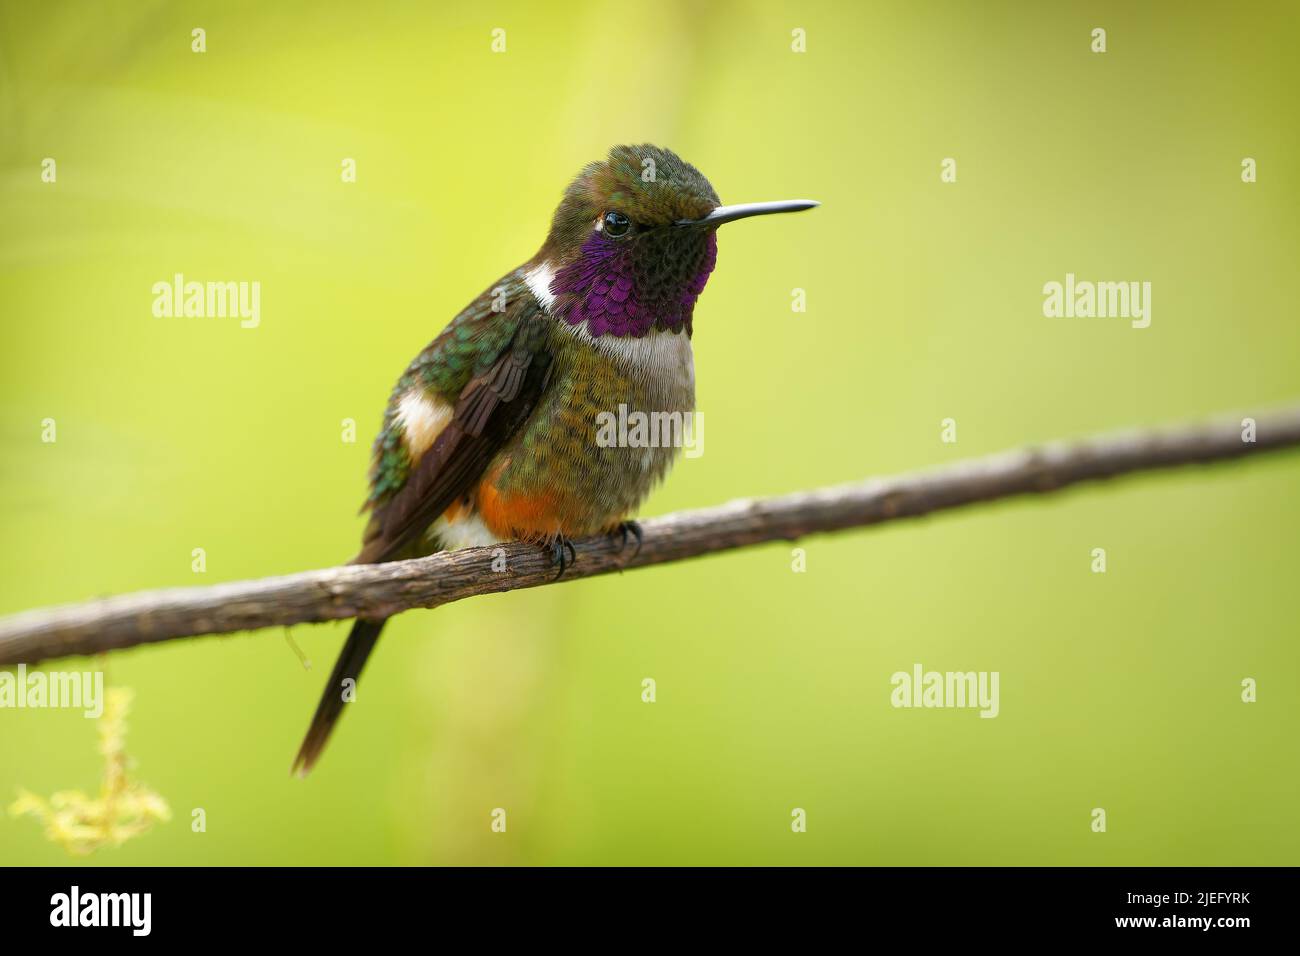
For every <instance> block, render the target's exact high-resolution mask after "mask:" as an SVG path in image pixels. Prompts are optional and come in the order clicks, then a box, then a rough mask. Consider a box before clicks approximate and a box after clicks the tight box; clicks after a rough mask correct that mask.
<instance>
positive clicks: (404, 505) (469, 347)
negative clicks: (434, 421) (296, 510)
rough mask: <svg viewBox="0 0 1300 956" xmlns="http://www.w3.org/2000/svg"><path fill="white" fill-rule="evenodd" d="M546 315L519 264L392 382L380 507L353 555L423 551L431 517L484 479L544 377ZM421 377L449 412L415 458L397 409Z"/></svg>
mask: <svg viewBox="0 0 1300 956" xmlns="http://www.w3.org/2000/svg"><path fill="white" fill-rule="evenodd" d="M485 299H487V300H488V303H490V304H488V303H485V301H484V300H485ZM503 303H504V304H503ZM497 306H501V308H499V309H498V308H496V307H497ZM550 321H551V320H550V319H549V318H548V317H547V316H546V314H545V312H543V310H542V308H541V306H540V305H539V304H538V302H537V300H536V298H535V297H534V296H533V294H532V293H531V292H530V291H529V290H528V288H527V286H526V285H525V284H524V283H523V281H522V278H521V276H520V275H519V274H518V273H514V274H512V275H511V276H508V277H507V278H506V279H503V280H502V281H501V282H500V283H498V284H497V285H496V286H494V287H493V289H492V290H491V291H490V292H485V293H484V295H483V296H480V297H479V299H478V300H476V301H475V302H474V303H473V304H472V305H471V306H470V307H469V308H467V309H466V310H465V311H464V312H462V313H461V314H460V315H458V316H457V317H456V318H455V319H454V320H453V321H452V323H451V324H450V325H449V326H448V327H447V328H446V329H445V330H444V331H443V333H442V334H441V335H439V336H438V338H437V339H435V340H434V341H433V342H432V343H431V344H430V346H429V347H428V348H427V349H425V351H424V352H422V353H421V355H420V356H419V357H417V358H416V360H415V362H413V363H412V364H411V367H410V368H409V369H408V370H407V375H405V376H403V379H402V381H399V383H398V387H397V389H395V390H394V393H393V400H392V401H391V402H390V403H389V414H388V415H387V416H386V418H385V422H386V428H385V432H384V433H383V434H381V436H380V440H379V441H378V442H376V450H377V455H376V468H375V470H374V471H373V472H372V489H373V488H376V487H378V488H380V489H381V492H380V494H378V495H375V494H374V492H373V490H372V502H371V506H372V508H373V512H374V513H373V517H372V518H371V521H370V524H369V526H368V527H367V529H366V534H365V537H364V541H363V547H362V550H361V553H360V554H359V555H358V556H357V558H356V559H355V561H354V563H359V564H364V563H374V562H380V561H389V560H393V559H394V558H397V557H401V556H403V555H404V554H406V553H408V552H409V551H410V550H411V549H415V550H418V545H419V543H420V541H421V539H422V537H423V535H424V533H425V531H426V530H427V529H428V527H429V525H430V524H431V523H432V522H433V521H434V520H435V519H437V517H438V516H439V515H441V514H442V513H443V512H444V511H446V510H447V509H448V508H449V507H451V506H452V505H453V504H455V503H456V501H457V500H458V499H460V498H462V497H463V496H465V495H466V494H467V493H468V492H469V491H470V490H471V489H472V488H473V487H474V486H475V485H476V484H477V483H478V481H479V479H480V478H481V477H482V475H483V472H484V471H485V469H486V468H487V465H488V462H490V461H491V460H492V457H493V456H494V455H495V454H496V452H497V451H498V450H499V449H500V448H501V447H502V446H503V445H504V444H505V443H506V441H507V440H508V439H509V438H510V436H511V435H513V434H514V432H515V430H516V429H517V428H518V427H519V426H520V425H521V424H522V423H523V422H524V420H525V419H526V418H527V417H528V416H529V414H531V413H532V410H533V408H534V407H535V406H536V404H537V399H538V397H539V396H540V395H541V393H542V391H543V389H544V388H545V386H546V382H547V379H548V377H549V371H550V355H549V354H548V353H547V352H546V350H545V344H546V339H547V333H548V331H549V325H550ZM404 383H405V384H404ZM418 386H423V387H424V388H426V389H427V390H428V391H429V392H430V393H432V394H433V395H435V396H437V397H438V398H440V399H441V400H443V401H445V402H446V403H447V405H449V406H451V407H452V409H453V411H452V415H451V419H450V421H448V422H447V424H446V425H445V426H444V427H443V428H442V430H441V431H440V432H439V433H438V435H437V437H436V439H434V441H433V444H432V445H431V446H430V447H429V448H428V450H426V451H425V452H424V453H423V454H421V455H419V456H418V457H417V458H414V459H412V458H411V456H410V455H409V454H408V453H407V452H406V449H405V446H404V443H403V442H402V441H401V440H400V439H401V435H400V434H397V435H396V438H397V439H398V440H397V441H394V440H393V438H394V434H393V433H394V431H399V430H400V429H401V425H400V421H401V418H400V414H398V412H397V411H396V409H397V407H398V404H399V403H400V399H401V396H402V395H404V394H406V393H407V392H408V391H409V390H410V389H411V388H412V387H418ZM392 451H397V452H399V453H400V454H396V455H394V454H391V452H392ZM403 459H405V460H403Z"/></svg>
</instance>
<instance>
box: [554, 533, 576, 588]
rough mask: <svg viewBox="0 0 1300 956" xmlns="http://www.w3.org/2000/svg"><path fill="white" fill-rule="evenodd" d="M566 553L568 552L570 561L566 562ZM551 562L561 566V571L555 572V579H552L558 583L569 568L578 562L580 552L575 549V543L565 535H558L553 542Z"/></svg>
mask: <svg viewBox="0 0 1300 956" xmlns="http://www.w3.org/2000/svg"><path fill="white" fill-rule="evenodd" d="M566 551H567V552H568V560H565V552H566ZM551 560H552V561H554V562H555V563H556V564H558V565H559V566H560V569H559V570H558V571H556V572H555V577H554V578H552V579H551V580H553V581H558V580H560V578H561V577H562V576H563V575H564V572H565V571H566V570H567V569H568V568H570V567H571V566H573V565H574V564H577V562H578V552H577V551H576V550H575V549H574V547H573V542H572V541H570V540H569V539H568V538H566V537H565V536H564V535H557V536H556V538H555V540H554V541H552V542H551Z"/></svg>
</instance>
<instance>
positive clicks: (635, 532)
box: [613, 521, 644, 558]
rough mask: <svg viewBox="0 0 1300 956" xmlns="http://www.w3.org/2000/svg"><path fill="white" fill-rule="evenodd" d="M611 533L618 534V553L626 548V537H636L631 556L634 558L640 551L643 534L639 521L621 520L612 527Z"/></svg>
mask: <svg viewBox="0 0 1300 956" xmlns="http://www.w3.org/2000/svg"><path fill="white" fill-rule="evenodd" d="M613 534H616V535H618V536H619V542H618V553H619V554H622V553H623V552H624V551H625V550H626V549H627V539H628V538H636V550H635V551H633V552H632V557H633V558H635V557H636V556H637V555H638V554H640V553H641V542H642V541H643V540H644V535H643V534H642V533H641V523H640V522H638V521H623V522H621V523H620V524H619V526H618V527H617V528H615V529H614V531H613Z"/></svg>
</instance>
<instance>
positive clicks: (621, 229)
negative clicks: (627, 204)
mask: <svg viewBox="0 0 1300 956" xmlns="http://www.w3.org/2000/svg"><path fill="white" fill-rule="evenodd" d="M603 225H604V228H603V229H602V231H603V232H604V233H605V235H607V236H609V237H610V238H611V239H621V238H622V237H623V236H626V235H627V234H628V232H630V231H631V229H632V220H631V219H629V218H627V216H625V215H623V214H622V213H621V212H614V211H613V210H610V211H609V212H607V213H605V217H604V220H603Z"/></svg>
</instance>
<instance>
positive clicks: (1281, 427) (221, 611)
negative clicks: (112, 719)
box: [0, 405, 1300, 665]
mask: <svg viewBox="0 0 1300 956" xmlns="http://www.w3.org/2000/svg"><path fill="white" fill-rule="evenodd" d="M1255 420H1256V423H1257V424H1256V427H1257V433H1256V440H1255V441H1254V442H1247V441H1244V440H1243V434H1242V429H1243V426H1242V419H1241V418H1240V417H1232V418H1223V419H1220V420H1218V421H1214V422H1210V423H1204V424H1191V425H1179V426H1174V427H1167V428H1162V429H1153V430H1145V431H1131V432H1127V433H1120V434H1112V435H1103V436H1099V437H1094V438H1090V439H1085V440H1081V441H1078V442H1072V443H1064V442H1053V443H1051V444H1048V445H1045V446H1042V447H1039V448H1031V449H1025V450H1015V451H1008V452H1001V453H999V454H995V455H989V456H986V457H983V458H975V459H970V460H966V461H960V462H957V463H955V464H951V465H945V466H942V467H938V468H933V469H930V470H927V471H922V472H917V473H913V474H908V475H902V476H898V477H893V478H875V479H869V480H866V481H861V482H856V483H853V484H847V485H839V486H835V487H829V488H823V489H818V490H815V491H800V492H795V493H793V494H788V495H781V496H779V497H775V498H765V499H758V500H751V499H746V500H739V501H732V502H729V503H727V504H723V505H719V506H716V507H712V508H701V509H698V510H695V511H682V512H678V513H676V514H670V515H664V516H663V517H660V518H651V519H648V520H646V521H644V522H642V529H643V531H644V535H645V538H644V544H643V545H642V547H641V549H640V551H639V552H638V553H636V554H633V550H634V547H635V546H634V544H633V543H631V542H629V543H628V546H627V548H626V549H625V550H624V551H622V552H620V547H619V542H618V541H617V540H613V539H610V538H599V537H598V538H589V539H585V540H582V541H577V542H575V551H576V554H577V561H576V563H575V564H574V565H573V566H572V567H570V568H569V569H568V570H567V571H565V573H564V578H563V580H565V581H571V580H577V579H579V578H588V577H594V576H595V575H598V574H608V573H609V572H611V571H621V570H627V569H631V568H638V567H645V566H647V565H652V564H664V563H667V562H669V561H681V560H684V559H686V558H691V557H696V556H699V555H703V554H711V553H714V552H718V551H726V550H729V549H731V548H742V547H747V546H749V545H754V544H761V543H763V542H767V541H775V540H788V541H793V540H795V539H797V538H801V537H803V536H805V535H809V534H814V533H820V532H829V531H838V530H841V529H844V528H853V527H861V526H865V525H875V524H882V523H884V522H886V521H896V520H899V519H902V518H915V517H920V516H922V515H927V514H930V513H932V512H936V511H944V510H947V509H950V508H959V507H962V506H965V505H971V504H977V503H979V502H986V501H994V500H997V499H1000V498H1010V497H1014V496H1018V495H1028V494H1045V493H1049V492H1055V491H1059V490H1061V489H1063V488H1067V487H1069V486H1071V485H1075V484H1079V483H1081V482H1088V481H1096V480H1100V479H1105V478H1113V477H1117V476H1119V475H1125V474H1130V473H1133V472H1141V471H1149V470H1154V469H1162V468H1171V467H1175V466H1178V465H1189V464H1195V463H1206V462H1213V461H1220V460H1224V459H1231V458H1240V457H1243V456H1252V457H1253V456H1255V455H1259V454H1261V453H1264V452H1268V451H1274V450H1278V449H1283V448H1288V447H1296V446H1300V405H1298V406H1292V407H1288V408H1284V409H1281V410H1278V411H1274V412H1271V413H1261V414H1259V415H1258V416H1255ZM494 558H496V559H497V566H498V567H500V566H501V564H500V559H501V558H504V561H505V567H506V570H504V571H494V570H493V563H494ZM554 578H555V568H554V566H553V565H552V563H551V559H550V556H549V554H548V553H547V552H546V551H544V550H543V549H542V548H539V547H538V546H537V545H530V544H525V543H521V542H513V543H509V544H504V545H502V546H501V547H500V549H497V548H473V549H468V550H465V551H456V552H444V553H441V554H435V555H432V556H430V557H426V558H417V559H414V560H411V561H398V562H393V563H390V564H376V565H356V566H345V567H338V568H328V569H325V570H321V571H306V572H302V573H299V574H291V575H287V576H284V577H273V578H263V579H260V580H254V581H239V582H234V583H230V584H216V585H211V586H208V587H189V588H174V589H169V590H161V591H142V592H138V593H135V594H126V595H120V596H117V597H109V598H104V599H101V600H95V601H87V602H84V603H81V604H72V605H65V606H62V607H56V608H49V609H42V610H35V611H28V612H25V613H22V614H16V615H13V616H11V617H7V618H3V619H0V665H12V664H18V663H28V664H32V663H36V662H39V661H42V660H48V659H51V658H56V657H64V656H69V655H78V654H96V653H100V652H103V651H109V650H116V649H119V648H125V647H131V646H134V645H137V644H148V643H153V642H157V641H168V640H173V639H175V638H180V637H193V636H197V635H201V634H227V633H230V632H233V631H247V630H256V629H258V628H266V627H281V626H288V625H291V624H304V623H310V622H318V621H331V620H337V619H341V618H351V617H387V616H391V615H393V614H397V613H399V612H401V611H406V610H410V609H411V608H416V607H425V608H430V607H438V606H439V605H442V604H447V603H449V602H451V601H459V600H461V599H462V598H467V597H472V596H474V595H476V594H491V593H495V592H498V591H511V590H515V589H517V588H531V587H537V586H539V585H544V584H549V583H551V582H552V581H553V579H554Z"/></svg>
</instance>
